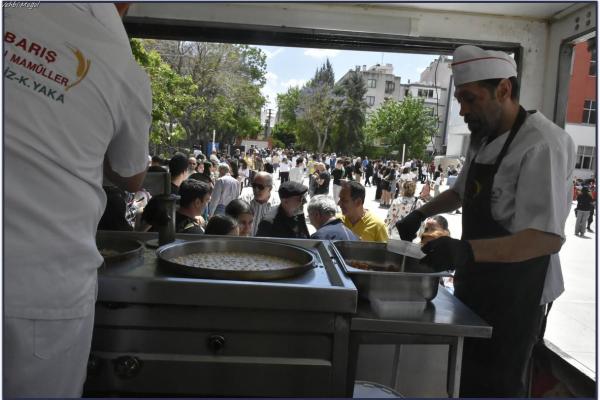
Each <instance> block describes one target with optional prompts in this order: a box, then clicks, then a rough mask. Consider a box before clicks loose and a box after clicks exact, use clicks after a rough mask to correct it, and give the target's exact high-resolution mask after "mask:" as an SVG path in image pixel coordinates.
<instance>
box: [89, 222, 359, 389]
mask: <svg viewBox="0 0 600 400" xmlns="http://www.w3.org/2000/svg"><path fill="white" fill-rule="evenodd" d="M110 235H111V236H113V237H115V238H132V239H136V240H140V241H143V242H144V241H147V240H149V239H155V238H156V234H151V233H146V234H144V233H129V232H114V233H110ZM208 237H210V236H205V237H203V236H196V235H178V236H177V238H178V239H179V240H198V239H202V238H208ZM212 238H215V237H214V236H213V237H212ZM220 239H222V240H239V239H237V238H235V237H227V238H225V237H220ZM255 240H256V245H257V246H260V243H261V241H262V240H263V239H255ZM268 240H269V241H279V242H282V243H289V244H294V245H297V246H301V247H304V248H306V249H309V250H310V251H311V252H313V254H315V257H316V259H317V267H316V268H314V269H312V270H310V271H308V272H306V273H304V274H302V275H300V276H296V277H293V278H288V279H283V280H276V281H265V282H256V281H254V282H251V281H226V280H211V279H195V278H186V277H173V276H170V275H169V274H167V273H166V272H165V271H163V270H161V268H160V266H158V263H157V260H156V257H155V250H153V249H146V250H145V252H144V259H143V261H139V262H133V263H129V264H124V265H121V266H116V267H112V268H102V269H101V270H100V271H99V292H98V302H97V304H96V321H95V330H94V338H93V342H92V354H91V357H90V366H89V372H88V379H87V382H86V385H85V392H84V395H86V396H114V395H125V396H128V395H138V396H281V397H288V396H300V397H301V396H321V397H331V396H344V395H345V394H346V393H345V387H346V371H347V365H348V358H347V357H348V354H347V351H348V345H349V326H350V317H351V315H352V314H354V313H355V312H356V302H357V292H356V288H355V287H354V285H353V284H352V281H351V280H350V279H349V278H348V277H346V276H345V275H344V274H343V273H342V272H341V269H340V268H339V267H338V266H337V265H336V261H335V260H333V259H332V254H330V253H329V252H328V250H327V247H326V246H325V245H324V244H323V243H322V242H320V241H316V240H315V241H313V240H293V239H268Z"/></svg>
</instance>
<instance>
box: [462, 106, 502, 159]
mask: <svg viewBox="0 0 600 400" xmlns="http://www.w3.org/2000/svg"><path fill="white" fill-rule="evenodd" d="M500 121H501V114H500V110H498V111H497V112H496V114H495V115H493V117H492V118H491V119H488V118H486V119H470V118H465V123H466V124H467V126H468V128H469V131H470V132H471V142H470V144H469V147H470V148H471V149H472V150H477V149H479V148H480V147H481V145H482V144H483V143H484V140H485V141H486V142H489V141H490V139H493V138H494V137H495V136H496V135H497V134H498V129H499V127H500Z"/></svg>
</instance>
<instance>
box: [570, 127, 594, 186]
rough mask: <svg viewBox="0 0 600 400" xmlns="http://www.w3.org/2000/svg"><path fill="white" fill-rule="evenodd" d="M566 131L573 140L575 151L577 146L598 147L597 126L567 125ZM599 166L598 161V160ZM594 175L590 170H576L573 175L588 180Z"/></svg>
mask: <svg viewBox="0 0 600 400" xmlns="http://www.w3.org/2000/svg"><path fill="white" fill-rule="evenodd" d="M565 130H566V131H567V133H569V135H570V136H571V137H572V138H573V141H574V142H575V149H577V146H593V147H597V146H598V141H597V137H596V125H586V124H566V125H565ZM597 164H598V160H596V165H597ZM593 173H594V171H593V170H589V169H576V170H575V172H574V173H573V175H574V176H576V177H577V178H582V179H587V178H591V177H592V174H593Z"/></svg>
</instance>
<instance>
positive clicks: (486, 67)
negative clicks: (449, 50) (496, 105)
mask: <svg viewBox="0 0 600 400" xmlns="http://www.w3.org/2000/svg"><path fill="white" fill-rule="evenodd" d="M452 74H453V75H454V85H455V86H459V85H462V84H463V83H469V82H476V81H482V80H485V79H503V78H510V77H511V76H515V77H516V76H517V63H516V62H515V60H514V59H513V58H512V57H511V56H509V55H508V54H506V53H505V52H503V51H492V50H483V49H480V48H479V47H476V46H470V45H465V46H460V47H458V48H457V49H456V50H454V54H453V60H452Z"/></svg>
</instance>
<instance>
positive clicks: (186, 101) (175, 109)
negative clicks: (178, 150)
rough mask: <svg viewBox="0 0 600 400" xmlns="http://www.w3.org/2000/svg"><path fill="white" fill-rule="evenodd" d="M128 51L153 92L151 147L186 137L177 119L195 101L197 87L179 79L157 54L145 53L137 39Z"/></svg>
mask: <svg viewBox="0 0 600 400" xmlns="http://www.w3.org/2000/svg"><path fill="white" fill-rule="evenodd" d="M130 44H131V50H132V52H133V55H134V57H135V59H136V60H137V62H138V63H139V64H140V65H141V66H142V67H143V68H144V69H145V70H146V72H147V73H148V75H149V77H150V83H151V88H152V128H151V132H150V140H151V142H152V143H154V144H171V143H174V142H176V141H179V140H181V139H182V138H184V137H185V130H184V128H183V126H182V125H181V123H180V122H179V121H180V119H181V118H182V117H183V115H184V112H183V110H184V109H186V108H187V107H189V106H190V105H191V104H192V103H193V102H194V101H195V98H194V93H195V91H196V90H197V86H196V85H195V84H194V82H193V81H192V79H191V78H190V77H189V76H181V75H179V74H178V73H177V72H175V71H174V70H173V69H172V68H171V67H170V66H169V65H168V64H167V63H165V62H164V61H163V60H162V58H161V56H160V54H158V52H157V51H154V50H150V51H148V50H146V49H145V48H144V46H143V44H142V42H141V41H140V40H139V39H131V41H130Z"/></svg>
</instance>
